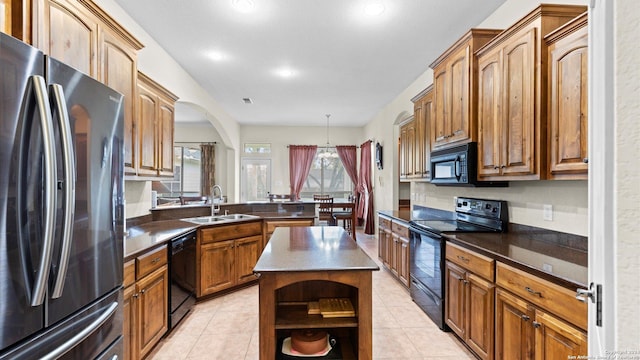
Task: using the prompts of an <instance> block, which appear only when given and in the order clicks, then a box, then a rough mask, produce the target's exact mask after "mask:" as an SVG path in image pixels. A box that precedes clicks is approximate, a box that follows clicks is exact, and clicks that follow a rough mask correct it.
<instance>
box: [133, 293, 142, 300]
mask: <svg viewBox="0 0 640 360" xmlns="http://www.w3.org/2000/svg"><path fill="white" fill-rule="evenodd" d="M138 296H140V294H138V293H135V294H133V295H131V297H132V298H134V299H137V298H138Z"/></svg>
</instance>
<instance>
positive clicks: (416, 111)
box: [413, 100, 424, 177]
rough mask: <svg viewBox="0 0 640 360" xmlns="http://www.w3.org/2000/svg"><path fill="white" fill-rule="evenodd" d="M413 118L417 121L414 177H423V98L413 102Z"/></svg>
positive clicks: (414, 146) (414, 147)
mask: <svg viewBox="0 0 640 360" xmlns="http://www.w3.org/2000/svg"><path fill="white" fill-rule="evenodd" d="M413 119H414V120H413V121H414V122H415V127H414V128H415V135H414V145H413V149H414V151H413V165H414V167H413V175H414V177H422V173H423V172H424V161H423V157H424V145H423V144H424V139H423V136H424V130H423V127H424V111H423V108H422V100H418V101H417V102H415V103H414V104H413Z"/></svg>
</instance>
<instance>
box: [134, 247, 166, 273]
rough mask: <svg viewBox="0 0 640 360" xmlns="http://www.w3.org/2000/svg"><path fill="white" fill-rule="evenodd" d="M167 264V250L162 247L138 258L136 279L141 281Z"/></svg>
mask: <svg viewBox="0 0 640 360" xmlns="http://www.w3.org/2000/svg"><path fill="white" fill-rule="evenodd" d="M166 263H167V248H166V247H164V246H163V247H161V248H158V249H156V250H153V251H150V252H148V253H146V254H144V255H140V256H138V257H137V258H136V279H138V280H140V279H141V278H143V277H144V276H145V275H147V274H150V273H151V272H153V271H154V270H155V269H159V268H160V267H162V265H165V264H166Z"/></svg>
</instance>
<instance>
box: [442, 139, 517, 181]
mask: <svg viewBox="0 0 640 360" xmlns="http://www.w3.org/2000/svg"><path fill="white" fill-rule="evenodd" d="M431 183H432V184H436V185H447V186H477V187H480V186H487V187H490V186H493V187H506V186H509V183H508V182H506V181H478V143H476V142H469V143H466V144H463V145H460V146H456V147H452V148H449V149H443V150H438V151H433V152H431Z"/></svg>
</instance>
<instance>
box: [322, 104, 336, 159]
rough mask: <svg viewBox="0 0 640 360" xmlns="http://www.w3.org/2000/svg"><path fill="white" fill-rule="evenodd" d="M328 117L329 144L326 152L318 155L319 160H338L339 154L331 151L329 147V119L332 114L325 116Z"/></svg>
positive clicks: (325, 148)
mask: <svg viewBox="0 0 640 360" xmlns="http://www.w3.org/2000/svg"><path fill="white" fill-rule="evenodd" d="M325 116H326V117H327V144H326V145H325V147H324V151H322V152H320V153H318V158H319V159H327V160H330V159H337V158H338V153H337V152H335V151H330V150H329V148H330V145H329V117H331V114H327V115H325Z"/></svg>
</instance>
